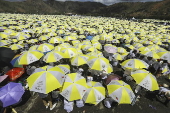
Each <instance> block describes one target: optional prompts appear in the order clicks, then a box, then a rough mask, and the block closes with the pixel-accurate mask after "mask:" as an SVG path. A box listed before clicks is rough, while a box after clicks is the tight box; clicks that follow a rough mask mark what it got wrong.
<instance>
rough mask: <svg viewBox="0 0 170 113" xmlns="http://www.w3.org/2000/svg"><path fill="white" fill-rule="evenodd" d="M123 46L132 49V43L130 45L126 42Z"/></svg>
mask: <svg viewBox="0 0 170 113" xmlns="http://www.w3.org/2000/svg"><path fill="white" fill-rule="evenodd" d="M125 46H126V47H128V48H130V49H134V47H133V46H132V45H130V44H126V45H125Z"/></svg>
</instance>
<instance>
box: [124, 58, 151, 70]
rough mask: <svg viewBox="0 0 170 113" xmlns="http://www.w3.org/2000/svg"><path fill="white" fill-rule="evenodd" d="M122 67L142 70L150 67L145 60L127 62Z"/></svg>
mask: <svg viewBox="0 0 170 113" xmlns="http://www.w3.org/2000/svg"><path fill="white" fill-rule="evenodd" d="M122 66H123V67H125V68H128V69H142V68H148V67H149V65H148V64H147V63H146V62H144V61H143V60H139V59H129V60H125V61H124V62H123V63H122Z"/></svg>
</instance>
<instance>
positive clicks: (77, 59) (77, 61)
mask: <svg viewBox="0 0 170 113" xmlns="http://www.w3.org/2000/svg"><path fill="white" fill-rule="evenodd" d="M87 60H88V56H87V55H83V54H80V55H76V56H74V57H73V58H71V65H74V66H80V65H83V64H86V63H87Z"/></svg>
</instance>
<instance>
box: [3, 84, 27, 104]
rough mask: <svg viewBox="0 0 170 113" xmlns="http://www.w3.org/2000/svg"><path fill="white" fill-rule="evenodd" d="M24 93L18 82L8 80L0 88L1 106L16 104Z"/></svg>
mask: <svg viewBox="0 0 170 113" xmlns="http://www.w3.org/2000/svg"><path fill="white" fill-rule="evenodd" d="M23 94H24V89H23V87H22V85H21V84H20V83H14V82H10V83H8V84H7V85H5V86H3V87H2V88H0V101H1V102H2V104H3V107H7V106H10V105H13V104H16V103H17V102H19V100H20V99H21V97H22V95H23Z"/></svg>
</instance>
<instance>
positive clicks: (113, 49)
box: [104, 46, 117, 53]
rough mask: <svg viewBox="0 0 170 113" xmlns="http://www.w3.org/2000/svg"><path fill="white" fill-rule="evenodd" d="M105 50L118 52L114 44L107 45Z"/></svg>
mask: <svg viewBox="0 0 170 113" xmlns="http://www.w3.org/2000/svg"><path fill="white" fill-rule="evenodd" d="M104 50H105V51H106V52H108V53H116V52H117V48H116V47H112V46H105V47H104Z"/></svg>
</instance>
